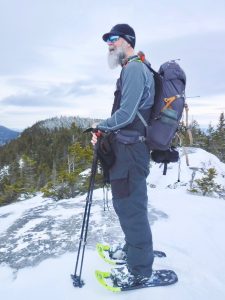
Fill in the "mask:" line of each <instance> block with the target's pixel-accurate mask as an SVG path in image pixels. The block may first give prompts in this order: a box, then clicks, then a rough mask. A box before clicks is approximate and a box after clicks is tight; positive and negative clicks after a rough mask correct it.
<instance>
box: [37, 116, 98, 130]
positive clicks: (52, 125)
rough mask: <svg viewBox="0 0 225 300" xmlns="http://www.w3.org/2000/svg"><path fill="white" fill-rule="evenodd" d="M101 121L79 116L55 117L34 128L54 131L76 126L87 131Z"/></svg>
mask: <svg viewBox="0 0 225 300" xmlns="http://www.w3.org/2000/svg"><path fill="white" fill-rule="evenodd" d="M99 121H101V120H100V119H92V118H81V117H79V116H75V117H66V116H61V117H54V118H51V119H46V120H43V121H39V122H37V123H36V124H34V126H39V127H40V128H46V129H49V130H54V129H56V128H58V129H59V128H70V127H71V125H72V124H75V125H76V126H77V127H79V128H82V129H86V128H88V127H90V126H91V125H92V124H93V123H96V122H99Z"/></svg>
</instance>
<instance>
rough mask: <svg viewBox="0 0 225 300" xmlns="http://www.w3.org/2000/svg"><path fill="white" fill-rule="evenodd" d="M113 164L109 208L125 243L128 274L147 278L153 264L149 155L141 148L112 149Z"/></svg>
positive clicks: (124, 147)
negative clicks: (111, 209) (110, 205)
mask: <svg viewBox="0 0 225 300" xmlns="http://www.w3.org/2000/svg"><path fill="white" fill-rule="evenodd" d="M115 150H116V157H117V160H116V164H115V165H114V167H113V168H112V170H111V172H110V178H111V186H112V194H113V205H114V208H115V211H116V213H117V215H118V218H119V221H120V224H121V228H122V230H123V232H124V235H125V240H126V243H127V263H128V266H129V268H130V270H131V272H132V273H134V274H141V275H144V276H150V275H151V272H152V264H153V247H152V234H151V229H150V225H149V221H148V211H147V204H148V197H147V186H146V177H147V175H148V164H149V152H148V150H147V147H146V146H145V144H141V143H138V144H134V145H123V144H118V145H117V147H116V149H115Z"/></svg>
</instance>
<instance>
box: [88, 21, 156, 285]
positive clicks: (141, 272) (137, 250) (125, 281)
mask: <svg viewBox="0 0 225 300" xmlns="http://www.w3.org/2000/svg"><path fill="white" fill-rule="evenodd" d="M103 40H104V41H105V42H106V43H107V44H108V48H109V53H108V63H109V67H110V68H115V67H117V66H119V65H120V66H122V71H121V74H120V78H119V79H118V81H117V90H116V92H115V99H114V104H113V109H112V115H111V117H110V118H108V119H106V120H104V121H102V122H101V123H99V124H98V125H97V126H96V128H97V129H98V130H99V131H104V132H113V142H112V147H113V150H114V153H115V156H116V161H115V163H114V165H113V166H112V167H111V169H110V170H109V173H110V183H111V188H112V196H113V206H114V209H115V211H116V214H117V215H118V218H119V221H120V225H121V228H122V230H123V232H124V235H125V245H124V247H123V248H121V249H120V247H113V248H112V249H111V255H112V258H114V257H113V255H114V254H115V257H116V255H117V254H118V251H117V250H120V254H122V256H123V258H125V259H126V265H125V266H123V267H120V268H115V269H113V270H112V272H111V274H112V279H113V281H114V284H115V285H118V286H124V285H130V286H135V285H138V284H139V283H144V282H145V281H147V280H151V275H152V264H153V246H152V234H151V229H150V226H149V221H148V212H147V202H148V197H147V186H146V177H147V176H148V174H149V150H148V147H147V145H146V144H145V141H144V140H145V139H144V136H145V127H144V125H143V123H142V121H141V120H140V118H139V116H138V115H137V113H138V112H139V113H140V114H141V115H142V117H143V118H144V119H145V120H146V121H148V116H149V114H150V110H151V106H152V105H153V101H154V93H155V87H154V80H153V75H152V73H151V72H150V71H149V69H148V68H147V67H146V65H145V64H144V63H142V62H141V60H140V58H139V57H138V56H137V55H135V53H134V47H135V42H136V37H135V32H134V30H133V28H132V27H130V26H129V25H127V24H117V25H116V26H114V27H113V28H112V29H111V31H110V32H108V33H106V34H104V35H103ZM96 141H97V136H96V134H93V138H92V143H93V144H95V143H96Z"/></svg>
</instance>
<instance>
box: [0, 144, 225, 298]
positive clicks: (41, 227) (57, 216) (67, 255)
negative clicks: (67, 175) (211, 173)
mask: <svg viewBox="0 0 225 300" xmlns="http://www.w3.org/2000/svg"><path fill="white" fill-rule="evenodd" d="M189 152H191V153H190V154H189V161H190V167H191V169H190V167H187V166H186V164H185V157H184V156H182V159H181V182H180V183H179V184H177V183H176V181H177V174H178V172H177V171H178V165H177V164H171V166H170V168H169V169H168V174H167V176H163V175H162V168H159V166H158V165H153V166H152V168H151V174H150V176H149V179H148V181H149V186H148V193H149V203H150V204H149V218H150V222H151V225H152V232H153V240H154V249H158V250H163V251H165V252H166V253H167V258H160V259H159V258H156V259H155V261H154V268H155V269H159V268H171V269H173V270H175V271H176V273H177V274H178V277H179V282H178V283H177V284H175V285H173V286H169V287H162V288H161V287H160V288H159V287H158V288H149V289H143V290H137V291H131V292H126V293H120V294H113V293H111V292H108V291H107V290H105V289H104V288H103V287H101V286H100V285H99V284H98V283H97V281H96V279H95V277H94V271H95V270H96V269H101V270H110V266H109V265H108V264H106V263H105V262H103V261H102V260H101V259H100V258H99V257H98V256H97V254H96V252H95V251H94V245H95V243H96V242H97V241H106V242H112V241H120V240H121V239H122V238H123V236H122V234H121V232H120V227H119V224H118V221H117V219H116V216H115V214H114V212H113V210H112V206H111V203H110V210H109V211H106V212H104V211H103V208H102V200H101V199H102V191H101V190H95V192H94V201H93V207H92V213H91V223H90V231H89V238H88V245H87V251H86V254H85V261H84V269H83V279H84V281H85V286H84V287H83V288H82V289H80V288H74V287H73V285H72V282H71V279H70V274H71V273H73V272H74V265H75V259H76V253H75V248H76V244H77V243H78V239H79V231H80V224H81V219H82V212H83V208H84V204H85V199H84V198H85V197H78V198H75V199H69V200H63V201H59V202H54V201H52V200H51V199H47V200H46V199H45V200H44V199H42V198H41V195H39V196H37V197H35V198H33V199H30V200H25V201H21V202H18V203H15V204H11V205H8V206H5V207H2V208H0V222H1V227H0V295H1V298H2V299H4V300H11V299H18V300H20V299H21V300H22V299H23V300H24V299H32V300H36V299H44V300H45V299H46V300H47V299H54V300H58V299H60V300H61V299H66V300H70V299H71V300H72V299H81V298H84V297H86V298H87V299H93V300H97V299H98V300H103V299H115V298H119V299H129V300H136V299H138V297H141V299H143V300H147V299H154V300H159V299H160V300H161V299H177V300H178V299H179V300H180V299H182V300H195V299H196V300H201V299H204V300H211V299H216V300H222V299H225V272H224V270H225V260H224V253H225V242H224V238H223V236H224V233H223V232H224V228H225V200H224V199H219V198H210V197H203V196H194V195H191V194H190V193H187V192H186V189H187V188H188V187H189V184H190V180H191V176H192V173H193V168H198V169H199V170H200V169H201V168H204V167H206V168H208V167H212V166H213V167H215V168H216V169H217V173H218V176H217V181H218V182H219V183H220V184H222V185H224V184H225V180H224V177H223V176H224V174H225V165H224V164H222V163H221V162H220V161H219V160H218V159H217V158H216V157H215V156H213V155H211V154H209V153H207V152H205V151H203V150H201V149H191V150H190V151H189ZM200 174H201V171H197V173H196V176H197V177H198V176H199V177H200ZM150 184H154V186H155V188H152V185H150ZM168 185H170V188H168V187H167V186H168Z"/></svg>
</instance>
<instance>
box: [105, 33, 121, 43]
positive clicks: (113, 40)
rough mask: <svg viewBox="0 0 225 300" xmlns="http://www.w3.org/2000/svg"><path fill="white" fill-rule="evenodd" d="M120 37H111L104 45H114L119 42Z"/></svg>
mask: <svg viewBox="0 0 225 300" xmlns="http://www.w3.org/2000/svg"><path fill="white" fill-rule="evenodd" d="M119 38H120V36H118V35H111V36H110V37H109V38H108V39H107V40H106V43H115V42H117V41H118V40H119Z"/></svg>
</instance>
